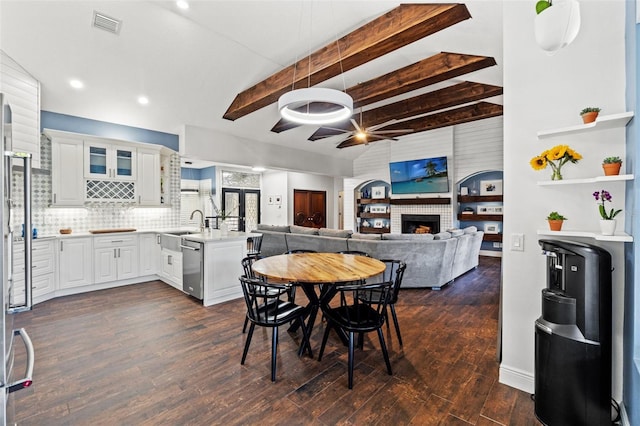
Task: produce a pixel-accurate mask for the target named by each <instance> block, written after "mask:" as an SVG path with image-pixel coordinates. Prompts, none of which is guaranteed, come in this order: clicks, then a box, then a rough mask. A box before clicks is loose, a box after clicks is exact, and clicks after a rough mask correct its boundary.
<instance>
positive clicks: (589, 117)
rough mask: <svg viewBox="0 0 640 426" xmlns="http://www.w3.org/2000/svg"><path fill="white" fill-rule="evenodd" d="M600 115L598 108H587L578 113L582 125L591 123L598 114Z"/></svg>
mask: <svg viewBox="0 0 640 426" xmlns="http://www.w3.org/2000/svg"><path fill="white" fill-rule="evenodd" d="M599 113H600V108H598V107H587V108H584V109H583V110H582V111H580V115H581V116H582V122H583V123H584V124H588V123H593V122H594V121H596V118H598V114H599Z"/></svg>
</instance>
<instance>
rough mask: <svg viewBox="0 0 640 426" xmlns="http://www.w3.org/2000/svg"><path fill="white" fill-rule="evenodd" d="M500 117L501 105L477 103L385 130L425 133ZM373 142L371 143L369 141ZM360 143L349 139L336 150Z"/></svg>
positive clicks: (388, 127) (404, 122) (392, 126)
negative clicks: (406, 130) (407, 129)
mask: <svg viewBox="0 0 640 426" xmlns="http://www.w3.org/2000/svg"><path fill="white" fill-rule="evenodd" d="M501 115H502V105H498V104H493V103H490V102H478V103H476V104H473V105H468V106H464V107H460V108H455V109H450V110H447V111H443V112H438V113H435V114H431V115H426V116H424V117H419V118H414V119H413V120H407V121H402V122H400V123H395V124H392V125H390V126H386V127H385V128H384V129H385V130H396V129H397V130H399V129H406V128H409V129H413V133H418V132H425V131H427V130H434V129H438V128H441V127H448V126H455V125H456V124H462V123H469V122H472V121H477V120H484V119H486V118H491V117H498V116H501ZM413 133H412V134H413ZM371 142H373V141H371ZM361 144H362V143H361V142H358V141H356V140H354V139H353V138H350V139H349V140H347V141H344V142H342V143H340V144H339V145H338V146H337V148H348V147H350V146H355V145H361Z"/></svg>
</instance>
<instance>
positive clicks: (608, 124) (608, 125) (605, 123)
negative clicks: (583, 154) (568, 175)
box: [537, 111, 634, 243]
mask: <svg viewBox="0 0 640 426" xmlns="http://www.w3.org/2000/svg"><path fill="white" fill-rule="evenodd" d="M631 118H633V112H631V111H629V112H623V113H620V114H611V115H603V116H599V117H598V119H597V120H596V121H595V122H593V123H589V124H581V125H577V126H569V127H562V128H558V129H551V130H541V131H539V132H538V139H545V138H552V137H558V136H560V137H561V136H567V135H575V134H580V133H587V132H593V131H597V130H604V129H613V128H622V127H625V126H626V125H627V124H628V123H629V121H630V120H631ZM633 179H634V175H632V174H624V175H617V176H595V177H589V178H581V179H564V180H551V181H541V182H538V185H539V186H561V185H580V184H588V183H603V182H624V181H627V180H633ZM537 233H538V235H551V236H554V237H582V238H593V239H595V240H597V241H612V242H624V243H627V242H632V241H633V237H632V236H631V235H629V234H626V233H624V232H616V233H615V234H614V235H602V234H601V233H600V232H598V231H583V230H568V229H567V230H563V231H550V230H548V229H539V230H538V231H537Z"/></svg>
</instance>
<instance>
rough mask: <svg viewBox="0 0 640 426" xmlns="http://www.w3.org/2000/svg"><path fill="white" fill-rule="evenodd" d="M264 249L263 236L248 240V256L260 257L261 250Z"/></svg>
mask: <svg viewBox="0 0 640 426" xmlns="http://www.w3.org/2000/svg"><path fill="white" fill-rule="evenodd" d="M261 249H262V235H257V236H254V237H249V238H247V256H248V257H256V256H260V250H261Z"/></svg>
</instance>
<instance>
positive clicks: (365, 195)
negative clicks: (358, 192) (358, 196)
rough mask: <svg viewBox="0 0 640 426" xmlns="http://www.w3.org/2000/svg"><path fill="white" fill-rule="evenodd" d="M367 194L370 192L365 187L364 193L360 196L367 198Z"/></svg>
mask: <svg viewBox="0 0 640 426" xmlns="http://www.w3.org/2000/svg"><path fill="white" fill-rule="evenodd" d="M369 195H371V193H370V192H369V190H368V189H365V190H364V193H363V194H362V198H369Z"/></svg>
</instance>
